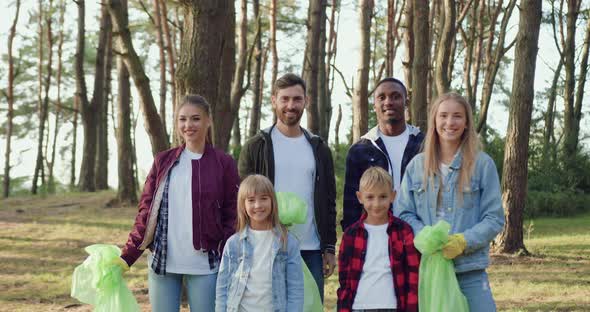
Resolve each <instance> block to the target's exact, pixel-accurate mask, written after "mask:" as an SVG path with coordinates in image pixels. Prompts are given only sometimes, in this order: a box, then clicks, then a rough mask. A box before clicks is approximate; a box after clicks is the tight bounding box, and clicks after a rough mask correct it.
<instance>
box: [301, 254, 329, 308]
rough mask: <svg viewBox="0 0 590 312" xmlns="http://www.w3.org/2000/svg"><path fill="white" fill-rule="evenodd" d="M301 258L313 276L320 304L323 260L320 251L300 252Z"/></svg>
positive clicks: (322, 289) (322, 294)
mask: <svg viewBox="0 0 590 312" xmlns="http://www.w3.org/2000/svg"><path fill="white" fill-rule="evenodd" d="M301 258H302V259H303V261H305V264H306V265H307V268H308V269H309V271H310V272H311V275H313V279H314V280H315V283H316V284H317V285H318V289H319V291H320V297H321V298H322V303H323V302H324V270H323V268H324V260H323V258H322V251H321V250H302V251H301Z"/></svg>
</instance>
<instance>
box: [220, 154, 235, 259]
mask: <svg viewBox="0 0 590 312" xmlns="http://www.w3.org/2000/svg"><path fill="white" fill-rule="evenodd" d="M225 157H226V161H225V166H224V172H223V193H224V199H223V207H221V223H222V227H223V241H222V242H221V243H220V246H219V251H221V250H223V245H224V244H225V241H226V240H227V239H229V237H230V236H232V235H233V234H234V233H235V232H236V228H235V226H236V217H237V206H236V203H237V197H238V187H239V185H240V177H239V176H238V170H237V168H236V162H235V161H234V160H233V158H231V156H229V155H225Z"/></svg>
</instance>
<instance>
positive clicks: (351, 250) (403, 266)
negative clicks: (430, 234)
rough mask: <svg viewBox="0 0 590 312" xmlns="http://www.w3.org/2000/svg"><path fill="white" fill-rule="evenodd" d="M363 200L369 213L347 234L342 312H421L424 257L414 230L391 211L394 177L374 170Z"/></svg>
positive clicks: (364, 181) (341, 268) (341, 261)
mask: <svg viewBox="0 0 590 312" xmlns="http://www.w3.org/2000/svg"><path fill="white" fill-rule="evenodd" d="M357 197H358V200H359V202H360V203H361V204H362V205H363V208H364V212H363V214H362V216H361V218H360V220H358V221H357V222H356V223H353V224H352V225H351V226H349V227H348V228H347V229H346V231H345V232H344V234H343V236H342V242H341V244H340V253H339V254H338V273H339V282H340V287H339V288H338V291H337V293H338V311H340V312H348V311H418V269H419V266H420V255H419V253H418V251H417V250H416V248H414V235H413V232H412V229H411V227H410V226H409V225H408V224H407V223H405V222H404V221H402V220H400V219H398V218H396V217H394V216H393V213H392V212H391V210H390V209H389V208H390V205H391V203H392V202H393V200H394V198H395V191H393V187H392V179H391V176H390V175H389V174H388V173H387V172H386V171H385V170H383V169H382V168H379V167H371V168H369V169H368V170H366V171H365V172H364V174H363V176H362V177H361V180H360V190H359V192H357Z"/></svg>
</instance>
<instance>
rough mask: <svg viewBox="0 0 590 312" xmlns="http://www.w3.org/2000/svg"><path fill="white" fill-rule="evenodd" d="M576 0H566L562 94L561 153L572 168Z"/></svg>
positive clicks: (573, 152)
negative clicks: (563, 86)
mask: <svg viewBox="0 0 590 312" xmlns="http://www.w3.org/2000/svg"><path fill="white" fill-rule="evenodd" d="M578 1H579V0H567V8H568V9H567V18H566V25H567V26H566V38H565V46H564V50H563V53H564V57H565V89H564V95H563V101H564V103H563V104H564V112H563V154H564V156H565V157H564V158H565V165H566V168H573V167H574V164H573V163H572V162H573V159H575V158H574V157H575V155H576V152H577V141H578V137H577V133H575V132H576V131H575V123H576V121H575V117H574V102H575V98H574V92H575V86H576V73H575V71H576V67H575V66H576V64H575V62H576V21H577V19H578Z"/></svg>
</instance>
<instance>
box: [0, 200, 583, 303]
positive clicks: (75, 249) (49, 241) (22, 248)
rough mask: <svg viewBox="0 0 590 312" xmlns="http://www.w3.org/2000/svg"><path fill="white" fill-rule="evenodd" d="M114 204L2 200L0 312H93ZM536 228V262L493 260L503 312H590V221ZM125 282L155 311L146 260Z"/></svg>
mask: <svg viewBox="0 0 590 312" xmlns="http://www.w3.org/2000/svg"><path fill="white" fill-rule="evenodd" d="M113 197H114V193H112V192H100V193H94V194H85V193H77V194H64V195H56V196H46V197H17V198H13V199H8V200H0V263H1V265H0V311H91V310H92V308H91V307H89V306H87V305H80V304H79V303H78V302H77V301H76V300H75V299H72V298H71V297H70V296H69V293H70V286H71V275H72V272H73V270H74V268H75V267H76V266H77V265H78V264H80V263H81V262H82V261H83V260H84V259H85V258H86V254H85V252H84V250H83V248H84V247H85V246H88V245H91V244H95V243H105V244H117V245H119V246H121V245H122V244H123V243H124V242H125V240H126V238H127V234H128V231H129V230H130V227H131V224H132V222H133V218H134V216H135V213H136V208H135V207H122V208H104V207H105V204H106V203H107V202H108V201H109V200H110V199H111V198H113ZM529 224H530V221H527V222H525V244H526V247H527V248H528V250H529V251H530V252H531V253H532V254H533V256H531V257H513V256H497V255H496V256H493V258H492V265H491V267H490V268H489V275H490V281H491V284H492V290H493V293H494V297H495V299H496V302H497V304H498V308H499V310H500V311H590V214H585V215H580V216H577V217H574V218H562V219H557V218H551V219H549V218H547V219H536V220H533V223H532V225H531V226H529ZM527 229H529V231H527ZM125 277H126V279H127V281H128V284H129V286H130V288H131V289H132V290H133V292H134V294H135V296H136V298H137V299H138V302H139V303H140V305H141V306H142V308H143V309H144V310H146V311H149V301H148V298H147V266H146V261H145V259H140V260H138V262H137V264H136V265H134V266H133V268H132V269H131V271H130V272H128V273H126V275H125ZM337 287H338V281H337V278H336V276H335V275H333V276H331V277H330V278H329V279H328V280H327V282H326V289H325V297H326V310H329V311H333V310H334V309H333V307H334V305H335V299H336V289H337ZM66 307H67V309H66ZM183 310H184V311H187V309H186V308H184V309H183Z"/></svg>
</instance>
